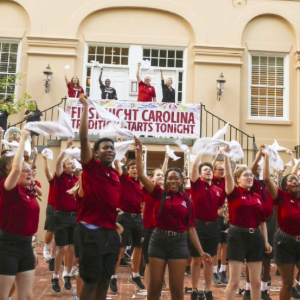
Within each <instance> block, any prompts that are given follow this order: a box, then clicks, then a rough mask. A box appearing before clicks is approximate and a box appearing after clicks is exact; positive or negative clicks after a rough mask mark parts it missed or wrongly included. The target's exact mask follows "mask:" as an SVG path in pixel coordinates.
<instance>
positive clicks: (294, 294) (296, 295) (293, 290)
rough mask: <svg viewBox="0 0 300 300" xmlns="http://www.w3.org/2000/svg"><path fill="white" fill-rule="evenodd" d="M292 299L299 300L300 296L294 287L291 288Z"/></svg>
mask: <svg viewBox="0 0 300 300" xmlns="http://www.w3.org/2000/svg"><path fill="white" fill-rule="evenodd" d="M292 298H293V299H300V294H299V293H298V291H297V289H296V287H293V288H292Z"/></svg>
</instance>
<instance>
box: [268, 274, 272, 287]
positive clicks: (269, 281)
mask: <svg viewBox="0 0 300 300" xmlns="http://www.w3.org/2000/svg"><path fill="white" fill-rule="evenodd" d="M271 283H272V280H271V276H269V279H268V286H271Z"/></svg>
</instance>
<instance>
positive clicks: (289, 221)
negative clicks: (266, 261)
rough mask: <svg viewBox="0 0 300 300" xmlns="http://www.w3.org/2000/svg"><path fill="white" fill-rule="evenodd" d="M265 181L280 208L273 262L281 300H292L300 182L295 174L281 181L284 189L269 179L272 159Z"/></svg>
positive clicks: (299, 261) (299, 246) (299, 253)
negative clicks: (279, 279)
mask: <svg viewBox="0 0 300 300" xmlns="http://www.w3.org/2000/svg"><path fill="white" fill-rule="evenodd" d="M263 155H264V157H265V165H264V173H263V179H264V182H265V184H266V186H267V188H268V190H269V192H270V195H271V197H272V198H273V199H274V202H275V204H276V207H277V222H278V226H279V229H278V231H277V232H276V233H275V237H274V258H275V263H276V264H277V267H278V269H279V272H280V276H281V279H282V287H281V291H280V296H279V299H280V300H286V299H291V294H292V287H293V278H294V275H293V274H294V269H295V266H296V267H297V268H298V269H300V181H299V177H298V176H297V175H296V174H288V175H286V176H285V177H283V178H282V181H281V187H282V188H281V189H280V188H278V186H277V185H275V183H274V182H273V181H272V180H271V178H270V171H269V155H268V154H267V153H266V152H265V151H264V150H263Z"/></svg>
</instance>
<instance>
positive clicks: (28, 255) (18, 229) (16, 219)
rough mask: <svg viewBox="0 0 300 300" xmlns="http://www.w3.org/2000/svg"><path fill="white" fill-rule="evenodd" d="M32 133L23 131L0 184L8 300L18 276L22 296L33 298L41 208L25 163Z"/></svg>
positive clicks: (2, 290)
mask: <svg viewBox="0 0 300 300" xmlns="http://www.w3.org/2000/svg"><path fill="white" fill-rule="evenodd" d="M29 135H30V132H29V131H27V130H23V131H22V134H21V139H20V143H19V146H18V148H17V150H16V153H15V156H14V159H13V163H12V168H11V171H10V172H9V174H8V176H7V178H6V179H4V180H2V181H1V183H0V261H1V263H0V299H7V297H8V295H9V292H10V289H11V287H12V285H13V283H14V281H15V279H16V280H17V290H18V295H19V298H21V297H22V299H31V298H32V287H33V279H34V268H35V265H36V264H37V255H36V253H35V251H34V250H33V248H32V236H33V235H34V234H35V233H36V232H37V229H38V222H39V212H40V207H39V204H38V202H37V200H36V198H35V192H34V191H33V190H32V189H30V184H31V180H32V171H31V168H30V165H29V164H28V163H26V162H23V154H24V145H25V141H26V139H27V138H28V136H29ZM4 168H6V166H4Z"/></svg>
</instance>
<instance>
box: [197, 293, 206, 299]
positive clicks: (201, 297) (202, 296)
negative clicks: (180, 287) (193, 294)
mask: <svg viewBox="0 0 300 300" xmlns="http://www.w3.org/2000/svg"><path fill="white" fill-rule="evenodd" d="M198 299H199V300H205V293H204V291H199V292H198Z"/></svg>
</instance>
